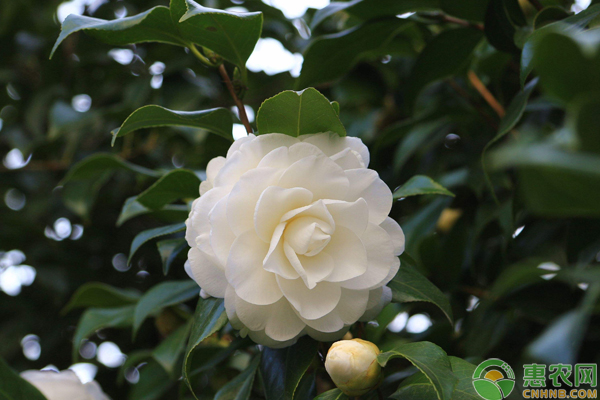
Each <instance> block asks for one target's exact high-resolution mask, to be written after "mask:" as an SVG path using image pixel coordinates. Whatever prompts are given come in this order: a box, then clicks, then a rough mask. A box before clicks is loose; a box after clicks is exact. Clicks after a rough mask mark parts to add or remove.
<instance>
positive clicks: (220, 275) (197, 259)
mask: <svg viewBox="0 0 600 400" xmlns="http://www.w3.org/2000/svg"><path fill="white" fill-rule="evenodd" d="M188 259H189V261H190V270H191V272H192V276H193V278H194V280H195V281H196V283H197V284H198V285H199V286H200V287H201V288H202V289H204V291H205V292H206V293H208V294H210V295H211V296H213V297H220V298H222V297H224V296H225V289H226V288H227V279H225V272H224V271H223V269H222V267H221V266H220V265H218V264H217V263H215V262H214V261H213V260H212V258H211V257H209V256H208V255H207V254H206V253H204V252H203V251H201V250H199V249H198V248H197V247H192V248H191V249H190V251H189V252H188Z"/></svg>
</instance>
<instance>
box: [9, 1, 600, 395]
mask: <svg viewBox="0 0 600 400" xmlns="http://www.w3.org/2000/svg"><path fill="white" fill-rule="evenodd" d="M201 3H202V5H204V6H207V7H215V8H220V9H230V10H233V11H244V10H248V11H261V12H262V13H263V17H264V23H263V30H262V35H261V37H262V39H261V40H260V41H259V42H258V44H257V47H256V48H255V53H254V54H253V56H252V57H251V58H250V60H249V62H248V68H249V69H250V73H249V77H248V82H247V90H246V91H245V94H244V102H245V104H246V105H247V111H248V114H249V116H250V121H251V122H252V123H253V126H254V127H256V125H255V124H254V118H253V116H254V115H255V114H256V112H257V110H258V108H259V106H260V104H261V103H262V102H263V101H264V100H265V99H267V98H269V97H272V96H274V95H276V94H277V93H279V92H281V91H283V90H289V89H294V88H295V89H297V90H299V89H304V88H305V87H309V86H315V87H317V88H318V89H319V90H320V91H321V92H322V93H323V94H324V95H326V96H327V98H329V99H330V100H332V101H337V102H338V103H339V106H340V119H341V120H342V122H343V123H344V125H345V127H346V130H347V132H348V134H349V135H352V136H358V137H360V138H361V139H362V140H363V141H364V142H365V143H366V144H367V145H368V146H369V147H370V149H371V160H372V162H371V168H373V169H375V170H377V171H378V172H379V174H380V176H381V177H382V178H383V179H384V180H385V181H386V182H387V183H388V185H389V186H390V187H391V188H396V187H398V186H401V185H404V184H405V183H406V182H407V181H409V179H411V178H412V177H413V176H414V175H426V176H429V177H431V178H433V179H434V180H435V181H436V182H438V183H439V184H441V185H442V186H443V187H445V188H447V189H448V190H450V191H452V192H453V193H454V194H455V196H454V197H450V196H439V195H436V194H431V195H420V196H404V195H402V193H403V192H402V190H400V192H398V193H399V194H398V195H397V200H398V201H397V202H396V204H395V205H394V208H393V212H392V216H393V217H394V218H395V219H396V220H397V221H399V223H400V225H401V226H402V227H403V229H404V231H405V234H406V237H407V246H406V249H407V254H409V255H410V257H405V259H404V260H403V261H404V265H412V266H413V267H414V268H416V269H417V270H418V271H419V272H420V273H421V274H422V275H424V276H426V277H427V278H428V279H429V280H430V281H431V282H432V283H434V284H435V285H436V286H437V287H438V288H440V290H441V291H442V292H443V293H444V294H445V295H446V296H447V297H448V299H449V300H450V305H451V308H452V313H453V315H454V325H453V326H452V325H451V324H449V322H448V320H447V319H446V317H445V316H444V314H443V313H442V312H440V310H439V309H437V308H436V307H435V306H433V305H432V304H429V303H427V302H404V303H395V304H391V305H390V306H388V307H387V308H386V309H385V310H384V312H383V313H382V314H381V315H380V317H379V318H378V320H377V321H375V322H372V323H369V324H367V325H366V326H365V327H363V326H357V327H356V328H355V329H353V330H352V332H353V334H354V335H360V336H363V337H365V338H366V339H369V340H372V341H373V342H375V343H376V344H378V345H379V346H380V347H381V348H382V349H384V350H388V349H391V348H392V347H394V345H396V344H398V343H405V342H411V341H417V340H427V341H431V342H433V343H435V344H437V345H439V346H440V347H442V348H443V349H444V350H445V351H446V352H447V353H448V355H451V356H457V357H460V358H463V359H467V360H469V361H471V362H473V363H475V364H476V363H478V362H479V361H480V360H483V359H485V358H489V357H496V358H501V359H503V360H504V361H506V362H508V363H509V364H511V365H512V366H513V368H514V369H515V371H516V373H517V375H519V374H520V373H522V370H520V367H519V366H520V364H522V363H523V362H526V361H538V362H563V363H574V362H576V361H577V362H599V361H600V360H599V357H600V354H599V352H598V348H599V347H598V346H599V344H600V343H599V342H600V335H599V334H598V332H600V331H599V330H598V327H599V324H600V320H599V319H598V291H597V290H596V285H598V284H599V283H600V275H599V270H598V262H599V261H600V253H599V251H600V223H599V220H598V218H599V217H600V155H599V152H600V118H599V117H598V116H599V115H600V114H599V113H598V109H599V108H598V106H600V97H599V96H600V76H598V71H600V68H599V67H600V52H599V50H600V35H599V33H598V32H599V31H598V30H597V29H595V28H596V26H597V24H598V21H600V20H599V19H598V16H599V15H600V8H598V7H600V5H595V4H593V3H594V2H592V4H590V2H589V1H587V2H586V1H578V2H576V3H573V1H568V0H531V1H526V0H520V1H517V0H489V1H486V0H469V1H460V2H457V1H446V0H427V1H425V0H423V1H419V2H414V1H405V0H395V1H393V0H392V1H383V0H380V1H374V0H362V1H361V0H354V1H351V2H336V3H332V4H329V2H328V1H327V0H322V1H318V0H314V1H312V2H310V1H298V2H296V1H294V2H292V1H288V2H286V1H283V0H282V1H275V0H273V2H272V4H273V5H270V4H271V3H269V4H267V3H268V2H262V1H258V0H246V1H242V0H235V1H233V0H232V1H226V0H212V1H211V0H206V1H202V2H201ZM304 3H306V4H305V5H308V6H312V7H314V8H308V9H306V8H307V7H304V6H303V5H304ZM328 4H329V5H328ZM154 5H168V4H166V1H150V2H148V1H136V0H124V1H114V0H71V1H68V2H60V1H54V0H52V1H35V0H3V1H2V2H1V3H0V22H1V23H0V84H1V86H2V87H1V89H2V90H0V155H1V157H2V160H3V165H2V166H0V176H1V180H0V194H1V195H2V202H1V204H0V221H1V223H0V251H2V253H1V259H0V268H2V270H1V271H0V290H1V291H2V293H0V299H1V301H0V320H1V321H2V325H1V328H0V343H1V345H0V357H2V358H4V359H6V360H7V361H8V363H9V364H10V365H11V366H12V367H13V368H15V369H16V370H19V371H20V370H24V369H40V368H43V367H46V366H48V365H54V366H56V367H57V368H59V369H64V368H68V367H69V366H71V365H73V364H75V367H74V369H76V370H77V371H78V372H79V373H80V374H81V375H82V376H84V377H86V376H87V377H88V378H89V377H91V376H95V378H96V379H97V380H98V381H99V382H100V383H101V384H102V386H103V387H104V389H105V391H106V392H107V393H108V394H110V395H111V396H112V397H113V398H114V399H121V398H129V399H159V398H165V399H166V398H169V399H172V398H176V397H177V396H178V395H179V396H181V398H191V397H190V396H191V394H190V393H189V390H188V389H187V388H186V386H185V385H184V384H182V383H181V381H179V377H180V373H179V371H180V370H181V362H182V361H181V359H182V355H181V354H182V353H183V350H184V349H183V348H182V346H183V345H182V344H180V343H183V344H184V343H185V338H186V337H187V333H188V332H187V330H188V328H189V326H188V325H187V324H186V323H185V320H186V319H188V318H189V317H190V316H191V315H192V314H193V312H194V308H195V305H196V302H197V300H196V296H197V288H195V284H193V282H192V285H191V286H190V285H188V286H185V283H184V284H180V283H181V281H185V280H187V279H188V278H187V276H186V274H185V272H184V271H183V268H182V267H183V262H184V261H185V254H186V251H185V250H184V249H183V248H179V247H181V246H180V243H181V240H179V239H178V238H181V235H182V233H174V234H173V235H172V236H170V237H169V238H171V239H173V240H170V241H161V242H160V245H159V250H161V251H160V252H158V251H157V247H156V245H155V244H154V243H152V244H146V245H144V246H142V247H141V248H140V250H139V251H138V252H136V254H135V256H134V257H133V258H132V260H131V261H128V257H129V254H130V245H131V242H132V239H133V238H134V237H135V236H136V235H137V234H138V233H140V232H142V231H145V230H148V229H151V228H157V227H161V226H164V225H168V224H172V223H176V222H180V221H183V220H184V219H185V217H186V215H187V208H186V205H185V204H184V203H183V202H179V203H178V204H173V205H170V206H165V207H164V208H162V209H160V210H158V211H152V210H148V209H146V210H143V209H142V210H140V209H135V210H132V209H125V210H124V213H122V209H123V204H124V203H125V201H126V200H127V199H128V198H130V197H133V196H136V195H137V194H139V193H140V192H142V191H143V190H144V189H146V188H148V187H149V186H150V185H151V183H152V182H153V179H152V178H151V177H149V176H147V174H140V173H137V172H136V171H132V170H131V168H129V167H127V166H126V167H123V165H120V167H119V168H104V167H103V168H101V169H97V170H94V171H93V172H92V173H90V174H89V175H88V176H87V178H85V179H79V180H76V181H73V182H65V181H64V180H63V178H65V175H66V173H67V171H68V170H69V169H70V168H71V167H72V166H73V165H74V164H75V163H77V162H79V161H81V160H84V159H86V157H88V156H90V155H94V154H97V153H110V154H112V155H114V156H117V157H119V158H120V159H123V160H126V161H127V162H130V163H132V164H135V165H138V166H142V167H145V168H148V169H150V170H156V171H160V172H161V173H163V172H165V171H170V170H175V169H181V168H185V169H189V170H192V171H195V172H196V173H197V175H198V176H199V177H200V178H203V176H204V175H205V172H204V168H205V166H206V164H207V162H208V161H209V160H210V159H211V158H213V157H215V156H218V155H223V154H224V153H225V152H226V150H227V148H228V146H229V142H228V141H227V140H226V139H224V138H222V137H220V136H218V135H214V134H210V133H208V132H207V131H205V130H202V129H196V128H189V127H170V128H151V129H146V130H144V131H139V132H136V133H133V134H129V135H127V136H125V137H123V138H119V139H118V140H117V141H116V144H115V146H114V147H111V135H110V132H111V131H112V130H114V129H116V128H118V127H119V126H120V125H121V124H122V122H123V121H124V120H125V119H126V118H127V116H128V115H130V114H131V113H132V112H133V111H134V110H135V109H137V108H139V107H141V106H144V105H147V104H158V105H161V106H164V107H167V108H169V109H173V110H186V111H190V110H204V109H209V108H215V107H225V108H231V107H232V106H233V101H232V100H231V98H230V96H229V93H228V92H227V90H226V88H225V86H224V85H223V82H222V78H221V76H220V75H219V74H218V72H217V70H216V69H214V68H209V67H206V66H204V65H203V64H201V63H199V62H198V60H196V59H195V58H194V57H193V56H192V55H191V54H189V53H188V52H186V51H184V49H183V48H181V47H176V46H169V45H163V44H157V43H148V44H142V45H127V46H118V47H115V46H110V45H107V44H103V43H101V42H100V41H98V40H96V39H94V38H92V37H90V36H87V35H85V34H75V35H72V36H69V37H68V38H67V39H66V40H65V41H64V42H63V44H62V45H61V46H60V47H59V48H58V50H57V52H56V54H55V55H54V57H53V58H52V59H51V60H49V59H48V57H49V54H50V50H51V49H52V46H53V44H54V42H55V40H56V38H57V36H58V34H59V31H60V23H61V21H62V20H63V19H64V18H65V17H66V15H67V14H69V13H76V14H83V15H88V16H93V17H95V18H102V19H116V18H123V17H126V16H132V15H135V14H138V13H140V12H143V11H146V10H147V9H149V8H150V7H152V6H154ZM277 7H279V8H277ZM242 8H243V9H242ZM316 8H319V9H318V10H317V9H316ZM282 10H283V12H282ZM284 12H285V14H284ZM415 12H416V13H415ZM302 61H304V62H303V65H302ZM301 65H302V70H301ZM300 71H301V72H300ZM232 111H235V110H233V109H232ZM243 135H244V129H243V126H242V125H241V124H240V123H239V121H237V120H236V121H235V125H234V127H233V136H234V137H240V136H243ZM111 157H112V156H111ZM107 158H109V159H112V158H110V157H108V156H107ZM108 163H110V161H108ZM127 165H129V164H127ZM138 172H139V171H138ZM401 189H402V187H401ZM434 193H435V192H434ZM124 214H125V216H126V217H127V218H125V217H124ZM175 249H177V250H178V251H175ZM181 250H184V251H181ZM161 255H162V259H161ZM163 264H168V266H171V267H170V268H168V266H167V270H168V275H167V278H165V276H164V275H163ZM165 280H168V281H174V282H179V284H178V286H177V290H178V291H179V292H178V293H180V297H179V298H178V299H176V300H173V301H172V302H171V303H167V302H165V303H164V304H163V305H162V306H157V307H155V308H154V309H153V310H152V312H150V313H149V314H152V315H153V316H154V318H149V319H146V320H145V322H143V324H142V325H141V327H140V329H139V332H137V335H136V336H135V340H132V337H131V329H118V328H123V327H126V328H128V327H130V326H131V322H130V321H129V319H126V320H125V321H119V319H118V317H115V316H118V315H121V314H119V311H118V310H119V309H120V308H123V307H125V308H127V307H132V306H131V304H135V303H136V302H137V301H138V299H139V296H140V295H141V294H142V293H145V292H147V291H148V290H149V289H150V288H153V287H155V286H156V285H157V284H159V283H162V282H164V281H165ZM90 282H101V283H102V284H103V285H110V286H111V287H115V288H121V289H126V291H114V290H113V289H111V288H108V287H107V286H102V285H96V286H93V285H92V286H86V288H87V292H86V293H87V294H88V295H89V296H90V297H89V299H88V300H85V301H81V302H79V303H77V302H75V303H74V304H75V306H74V307H69V308H65V306H66V305H67V303H68V301H69V299H70V298H71V297H72V296H73V294H74V293H75V292H76V291H77V289H78V288H80V287H81V286H82V285H84V284H89V283H90ZM190 282H191V281H190ZM182 285H184V286H183V287H182ZM94 290H96V292H94ZM163 290H168V288H166V289H165V288H164V287H163ZM186 290H187V291H186ZM194 290H195V291H194ZM89 293H92V294H91V295H90V294H89ZM94 293H96V294H94ZM94 296H96V297H94ZM86 301H88V302H87V303H86ZM102 302H104V303H102ZM111 302H112V303H111ZM99 305H100V306H102V310H104V311H107V310H108V312H109V313H110V312H115V313H114V315H113V314H111V315H112V316H111V315H109V316H108V317H106V318H107V319H105V320H104V322H105V323H104V325H103V326H111V325H112V326H115V327H116V328H106V329H95V327H96V326H97V325H94V324H93V323H92V324H91V325H90V326H91V329H90V331H89V332H87V333H86V334H81V332H78V333H77V334H78V336H77V337H78V338H80V337H86V336H89V339H86V340H84V341H82V342H81V343H76V344H75V345H74V344H73V337H74V336H75V335H76V329H77V328H76V327H77V326H78V324H83V323H84V322H85V321H84V319H82V320H81V322H80V318H81V316H82V310H81V308H82V307H86V306H99ZM114 307H116V308H114ZM111 310H112V311H111ZM115 310H117V311H115ZM128 310H129V311H130V310H131V309H128ZM129 311H127V312H129ZM121 316H122V315H121ZM88 317H89V318H90V319H94V318H96V319H98V318H101V317H98V316H97V315H96V316H94V315H92V316H91V317H90V316H89V315H88ZM96 322H97V320H96ZM100 325H102V324H100ZM100 325H98V326H100ZM80 326H81V325H80ZM176 335H179V336H176ZM235 336H236V333H235V332H233V331H231V330H228V329H227V328H225V329H224V331H223V332H222V333H221V335H220V336H219V337H211V338H209V339H208V342H203V345H202V346H201V347H200V348H198V349H196V350H195V351H196V352H198V355H196V356H194V359H196V360H202V361H206V360H209V361H208V362H207V363H206V365H204V368H203V367H202V365H200V366H198V368H196V373H195V375H193V376H192V381H193V385H195V386H196V387H197V388H199V390H198V391H197V393H201V395H200V397H202V398H211V397H213V396H214V394H215V393H216V392H217V391H218V390H219V389H220V388H221V387H223V385H224V384H225V383H227V382H228V381H230V380H231V379H233V378H234V377H235V376H237V375H238V373H239V371H241V370H244V369H245V368H246V366H247V365H248V363H249V362H250V354H252V353H253V351H254V350H248V349H249V348H251V343H249V342H246V341H241V340H240V339H235ZM177 338H180V340H178V339H177ZM166 339H171V341H166ZM232 341H233V343H234V344H229V343H230V342H232ZM160 344H163V345H165V344H166V352H164V353H161V354H162V355H163V356H164V355H165V354H167V355H168V354H171V355H173V354H174V356H173V357H174V359H173V360H169V359H164V358H161V355H160V354H159V355H157V353H156V351H154V353H153V349H156V348H157V346H159V345H160ZM169 345H171V346H175V347H173V348H169V347H168V346H169ZM73 347H74V348H75V354H74V357H73V355H72V348H73ZM164 347H165V346H163V351H165V349H164ZM236 348H237V349H246V351H236V350H235V349H236ZM153 354H154V356H153ZM215 357H216V358H215ZM167 358H168V357H167ZM263 358H264V356H263ZM213 361H214V364H211V363H212V362H213ZM273 365H279V364H276V363H275V364H273ZM317 365H318V363H315V364H314V370H313V369H310V370H309V371H310V372H311V374H312V375H311V376H312V377H314V376H316V386H315V385H314V384H312V382H314V381H315V380H314V379H312V380H311V381H310V382H311V383H310V384H306V385H304V386H306V388H305V389H306V390H303V391H301V393H299V394H298V396H300V395H302V396H304V398H312V397H314V395H316V393H321V392H323V391H325V390H327V389H330V388H332V387H333V386H332V383H331V382H330V381H329V380H328V377H327V375H326V373H324V370H323V368H322V366H317ZM213 367H214V368H213ZM395 368H396V370H397V372H398V373H394V374H392V373H391V372H388V373H387V375H388V377H387V378H386V382H385V384H384V392H385V393H386V394H391V393H393V392H394V391H395V390H396V388H397V387H398V383H399V382H400V381H401V379H403V378H405V377H406V376H409V375H410V374H412V373H414V372H415V370H414V368H412V367H409V364H402V363H398V364H397V366H395ZM261 371H262V372H261V373H262V374H263V375H261V377H262V378H261V381H260V382H261V383H259V384H257V387H256V388H255V390H254V392H253V393H252V397H256V398H261V397H263V396H266V397H267V398H269V395H268V394H265V392H264V391H263V389H261V387H262V386H263V383H262V382H264V379H265V374H268V371H265V370H264V369H262V370H261ZM386 371H389V368H386Z"/></svg>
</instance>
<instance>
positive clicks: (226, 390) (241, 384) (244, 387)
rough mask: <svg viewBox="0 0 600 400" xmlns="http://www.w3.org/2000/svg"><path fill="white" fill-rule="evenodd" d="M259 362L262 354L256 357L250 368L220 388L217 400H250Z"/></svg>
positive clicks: (216, 396)
mask: <svg viewBox="0 0 600 400" xmlns="http://www.w3.org/2000/svg"><path fill="white" fill-rule="evenodd" d="M259 364H260V354H258V355H256V356H255V357H254V359H253V360H252V362H251V363H250V365H249V366H248V368H246V369H245V370H244V371H243V372H242V373H241V374H239V375H238V376H236V377H235V378H234V379H233V380H231V381H229V382H228V383H227V384H226V385H225V386H223V387H222V388H221V389H219V391H218V392H217V394H216V395H215V400H248V399H249V398H250V393H251V392H252V384H253V383H254V376H255V375H256V370H257V369H258V365H259Z"/></svg>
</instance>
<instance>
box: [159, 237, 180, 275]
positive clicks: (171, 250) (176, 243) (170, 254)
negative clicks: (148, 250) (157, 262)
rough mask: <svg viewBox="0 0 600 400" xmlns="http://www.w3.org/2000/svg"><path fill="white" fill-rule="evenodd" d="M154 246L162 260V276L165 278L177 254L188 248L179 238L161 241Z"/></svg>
mask: <svg viewBox="0 0 600 400" xmlns="http://www.w3.org/2000/svg"><path fill="white" fill-rule="evenodd" d="M156 246H157V247H158V252H159V254H160V258H161V260H162V265H163V274H165V276H166V275H167V274H168V273H169V269H170V268H171V264H173V261H175V259H176V258H177V256H178V255H179V253H181V252H182V251H183V250H185V249H186V248H187V247H188V244H187V241H186V240H185V238H179V239H167V240H161V241H160V242H156Z"/></svg>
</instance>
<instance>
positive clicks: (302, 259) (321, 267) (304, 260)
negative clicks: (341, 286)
mask: <svg viewBox="0 0 600 400" xmlns="http://www.w3.org/2000/svg"><path fill="white" fill-rule="evenodd" d="M283 248H284V251H285V255H286V256H287V259H288V260H289V262H290V264H292V266H293V267H294V269H295V270H296V271H297V272H298V274H299V275H300V277H301V278H302V280H303V281H304V283H305V284H306V286H307V287H308V288H309V289H313V288H314V287H315V286H316V285H317V283H319V282H321V281H322V280H324V279H325V278H327V277H328V276H329V275H330V274H331V273H332V272H333V269H334V267H335V262H334V261H333V257H331V256H330V255H329V254H327V253H325V252H321V253H319V254H317V255H314V256H310V257H307V256H303V255H297V254H296V253H294V251H293V250H292V249H291V247H289V246H286V244H284V247H283Z"/></svg>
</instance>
